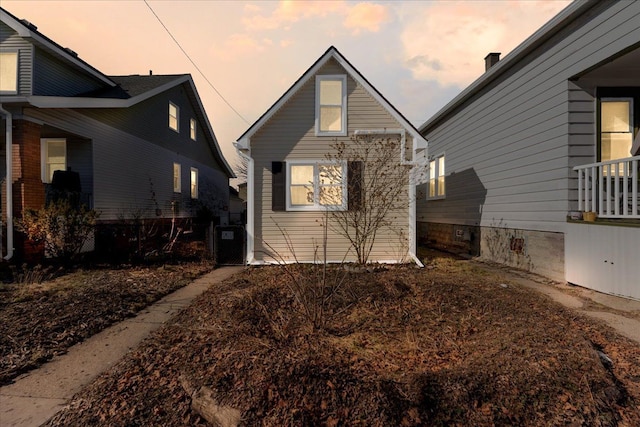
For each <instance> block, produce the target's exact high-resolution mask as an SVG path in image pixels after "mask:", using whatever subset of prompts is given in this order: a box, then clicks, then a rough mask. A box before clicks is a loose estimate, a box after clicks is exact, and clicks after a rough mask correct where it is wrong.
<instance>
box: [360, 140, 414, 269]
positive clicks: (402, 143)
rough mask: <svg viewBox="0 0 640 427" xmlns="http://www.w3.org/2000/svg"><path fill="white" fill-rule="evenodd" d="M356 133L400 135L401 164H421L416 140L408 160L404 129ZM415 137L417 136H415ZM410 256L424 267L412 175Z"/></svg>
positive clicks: (410, 191)
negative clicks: (419, 253) (418, 244)
mask: <svg viewBox="0 0 640 427" xmlns="http://www.w3.org/2000/svg"><path fill="white" fill-rule="evenodd" d="M353 134H354V135H356V136H357V135H400V164H401V165H410V166H413V167H414V168H415V167H419V166H420V162H419V161H417V151H418V150H417V148H416V144H415V141H414V143H413V159H412V160H407V158H406V155H405V150H406V147H407V139H406V132H405V130H404V129H387V128H384V129H366V130H365V129H357V130H356V131H354V132H353ZM414 139H415V138H414ZM410 175H411V174H410ZM408 255H409V257H410V258H411V259H412V260H413V261H414V262H415V263H416V264H417V265H418V266H419V267H424V264H423V263H422V262H420V260H419V259H418V257H417V256H416V186H415V184H414V183H413V182H411V176H409V251H408Z"/></svg>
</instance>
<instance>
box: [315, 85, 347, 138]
mask: <svg viewBox="0 0 640 427" xmlns="http://www.w3.org/2000/svg"><path fill="white" fill-rule="evenodd" d="M323 80H340V81H342V129H341V130H340V131H321V130H320V82H321V81H323ZM315 103H316V120H315V125H316V126H315V130H316V132H315V135H316V136H346V135H347V76H346V75H345V74H328V75H318V76H316V100H315Z"/></svg>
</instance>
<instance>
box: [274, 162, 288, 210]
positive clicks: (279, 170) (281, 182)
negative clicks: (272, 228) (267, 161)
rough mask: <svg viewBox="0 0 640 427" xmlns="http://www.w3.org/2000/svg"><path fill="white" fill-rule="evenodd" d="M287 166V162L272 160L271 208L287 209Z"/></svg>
mask: <svg viewBox="0 0 640 427" xmlns="http://www.w3.org/2000/svg"><path fill="white" fill-rule="evenodd" d="M286 185H287V168H286V163H285V162H271V210H272V211H274V212H278V211H286V210H287V191H286V190H287V189H286V188H285V187H286Z"/></svg>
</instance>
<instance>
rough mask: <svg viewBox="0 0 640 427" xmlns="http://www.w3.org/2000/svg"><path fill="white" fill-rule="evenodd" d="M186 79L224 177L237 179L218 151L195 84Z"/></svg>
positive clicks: (189, 78)
mask: <svg viewBox="0 0 640 427" xmlns="http://www.w3.org/2000/svg"><path fill="white" fill-rule="evenodd" d="M186 77H187V82H188V84H189V87H190V89H191V91H192V92H193V97H194V99H195V100H196V102H197V103H198V108H199V110H200V111H201V112H202V120H203V122H204V123H205V125H206V126H207V129H206V130H207V132H208V135H209V137H210V138H211V141H212V143H213V148H214V149H215V154H216V155H217V157H218V159H219V160H220V162H221V163H222V166H224V168H225V169H226V171H225V172H226V175H227V176H228V177H229V178H237V177H236V175H235V173H234V172H233V169H232V168H231V166H229V163H227V159H226V158H225V157H224V155H223V154H222V151H221V150H220V144H219V143H218V139H217V138H216V134H215V133H214V132H213V127H212V126H211V122H209V117H208V116H207V113H206V112H205V109H204V106H203V105H202V100H201V99H200V95H199V94H198V91H197V89H196V85H195V83H194V82H193V79H192V78H191V76H189V75H186Z"/></svg>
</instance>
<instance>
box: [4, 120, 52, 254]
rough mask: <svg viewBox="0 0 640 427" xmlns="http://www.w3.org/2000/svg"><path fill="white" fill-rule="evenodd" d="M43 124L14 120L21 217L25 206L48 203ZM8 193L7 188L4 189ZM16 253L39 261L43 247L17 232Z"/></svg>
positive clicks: (16, 200) (16, 209)
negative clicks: (42, 151) (42, 161)
mask: <svg viewBox="0 0 640 427" xmlns="http://www.w3.org/2000/svg"><path fill="white" fill-rule="evenodd" d="M41 128H42V126H41V125H39V124H36V123H32V122H28V121H25V120H14V121H13V147H12V148H13V152H12V155H13V216H14V218H21V217H22V212H24V210H25V209H39V208H41V207H42V206H43V205H44V201H45V194H44V184H43V183H42V178H41V168H40V159H41V154H40V131H41ZM3 195H4V192H3ZM14 235H15V238H14V240H15V241H14V247H15V249H16V256H18V258H20V259H21V260H25V261H38V260H40V259H41V257H42V255H43V248H42V247H40V246H36V247H34V246H33V245H32V244H31V243H30V242H26V241H25V239H24V236H23V235H22V233H18V232H16V233H15V234H14Z"/></svg>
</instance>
